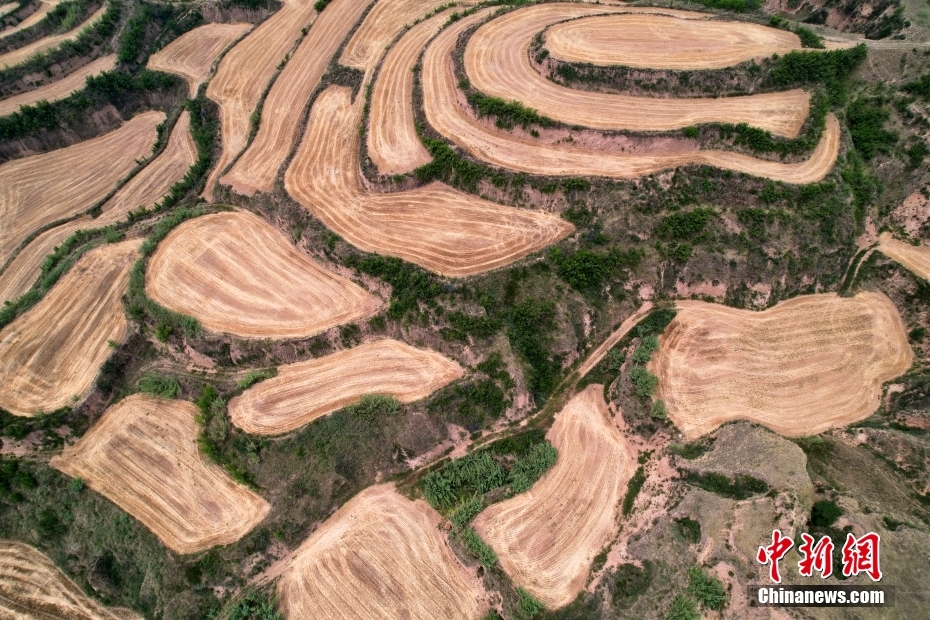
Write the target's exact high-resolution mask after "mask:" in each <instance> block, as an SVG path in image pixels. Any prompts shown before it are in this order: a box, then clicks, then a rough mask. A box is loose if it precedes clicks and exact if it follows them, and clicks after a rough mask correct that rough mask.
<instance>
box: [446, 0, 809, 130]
mask: <svg viewBox="0 0 930 620" xmlns="http://www.w3.org/2000/svg"><path fill="white" fill-rule="evenodd" d="M609 10H610V9H609V8H608V7H598V6H593V5H583V4H566V3H557V4H542V5H536V6H530V7H528V8H525V9H518V10H516V11H513V12H511V13H507V14H505V15H504V16H502V17H500V18H498V19H494V20H492V21H490V22H489V23H487V24H485V25H483V26H481V27H480V28H479V29H478V30H477V31H476V32H475V34H474V35H473V36H472V38H471V40H470V41H469V42H468V46H467V47H466V50H465V70H466V72H467V74H468V77H469V79H470V80H471V82H472V85H473V86H474V87H475V88H477V89H478V90H479V91H481V92H483V93H485V94H487V95H492V96H495V97H501V98H503V99H506V100H507V101H511V100H516V101H519V102H521V103H523V104H524V105H527V106H529V107H531V108H535V109H536V110H537V111H538V112H539V113H540V114H542V115H544V116H548V117H549V118H552V119H555V120H557V121H562V122H564V123H568V124H570V125H583V126H585V127H592V128H595V129H630V130H634V131H665V130H671V129H680V128H681V127H686V126H688V125H696V124H699V123H710V122H723V123H744V122H745V123H749V124H750V125H752V126H754V127H759V128H761V129H766V130H768V131H771V132H772V133H773V134H776V135H779V136H786V137H789V138H790V137H794V136H796V135H798V132H799V131H800V130H801V126H802V125H803V124H804V120H805V119H806V118H807V114H808V111H809V109H810V94H809V93H807V92H805V91H803V90H801V89H795V90H790V91H785V92H780V93H765V94H761V95H747V96H740V97H720V98H717V99H714V98H704V99H701V98H689V99H673V98H657V97H634V96H630V95H616V94H605V93H597V92H586V91H577V90H572V89H570V88H566V87H564V86H559V85H558V84H555V83H553V82H550V81H549V80H547V79H546V78H545V77H543V76H542V75H540V74H539V73H538V72H537V71H536V69H535V68H534V67H533V65H532V64H531V63H530V57H529V47H530V44H531V43H532V40H533V37H534V36H535V35H536V34H537V33H538V32H539V31H541V30H543V29H544V28H545V27H546V26H549V25H550V24H553V23H555V22H558V21H562V20H565V19H570V18H574V17H583V16H588V15H596V14H600V13H605V12H607V11H609ZM618 10H620V9H618Z"/></svg>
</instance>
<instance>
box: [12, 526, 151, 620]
mask: <svg viewBox="0 0 930 620" xmlns="http://www.w3.org/2000/svg"><path fill="white" fill-rule="evenodd" d="M0 618H3V619H4V620H55V619H58V618H66V619H67V620H141V616H139V615H137V614H136V613H135V612H132V611H129V610H128V609H116V608H110V609H107V608H105V607H103V606H102V605H100V603H98V602H97V601H94V600H92V599H90V598H88V597H87V596H86V595H85V594H84V592H82V591H81V588H80V587H79V586H78V585H77V584H76V583H74V582H73V581H71V580H70V579H68V577H67V576H66V575H65V574H64V573H62V572H61V570H59V568H58V567H57V566H55V564H53V563H52V561H51V560H49V558H48V557H47V556H46V555H45V554H43V553H41V552H40V551H38V550H37V549H35V548H33V547H30V546H29V545H25V544H23V543H21V542H13V541H7V540H0Z"/></svg>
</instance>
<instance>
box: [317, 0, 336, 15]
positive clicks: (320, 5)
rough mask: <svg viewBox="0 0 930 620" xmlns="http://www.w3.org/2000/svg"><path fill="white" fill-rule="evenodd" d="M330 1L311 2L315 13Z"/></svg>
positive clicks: (320, 10) (319, 11) (330, 0)
mask: <svg viewBox="0 0 930 620" xmlns="http://www.w3.org/2000/svg"><path fill="white" fill-rule="evenodd" d="M330 2H332V0H316V2H315V3H314V4H313V8H314V9H315V10H316V12H317V13H321V12H322V11H323V9H325V8H326V7H327V6H328V5H329V3H330Z"/></svg>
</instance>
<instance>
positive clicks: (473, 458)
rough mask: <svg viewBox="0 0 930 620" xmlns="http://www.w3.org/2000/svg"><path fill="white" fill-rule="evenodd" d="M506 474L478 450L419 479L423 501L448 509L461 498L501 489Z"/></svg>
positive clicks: (499, 465)
mask: <svg viewBox="0 0 930 620" xmlns="http://www.w3.org/2000/svg"><path fill="white" fill-rule="evenodd" d="M506 480H507V474H506V472H505V470H504V468H503V466H501V464H500V463H498V462H497V461H496V460H494V458H493V457H492V456H491V454H490V452H487V451H484V450H482V451H479V452H475V453H473V454H469V455H468V456H464V457H462V458H460V459H456V460H454V461H451V462H450V463H448V464H446V465H445V466H444V467H443V468H442V469H439V470H436V471H433V472H430V473H429V474H427V475H426V476H425V477H424V479H423V493H424V495H425V496H426V500H427V501H428V502H429V503H430V504H431V505H432V506H433V508H436V509H437V510H448V509H449V508H451V507H452V506H454V505H456V504H457V503H458V502H459V499H460V498H462V497H470V496H472V495H474V494H483V493H487V492H488V491H490V490H491V489H495V488H497V487H501V486H504V484H505V483H506Z"/></svg>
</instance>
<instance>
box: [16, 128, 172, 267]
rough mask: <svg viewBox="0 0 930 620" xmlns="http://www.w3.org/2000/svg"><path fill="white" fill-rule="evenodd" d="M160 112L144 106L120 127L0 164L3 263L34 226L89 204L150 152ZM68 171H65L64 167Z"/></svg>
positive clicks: (75, 212)
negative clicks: (149, 109)
mask: <svg viewBox="0 0 930 620" xmlns="http://www.w3.org/2000/svg"><path fill="white" fill-rule="evenodd" d="M163 120H165V115H164V114H163V113H162V112H154V111H152V112H145V113H143V114H139V115H138V116H135V117H133V118H132V120H130V121H129V122H127V123H124V124H123V125H122V126H121V127H120V128H119V129H116V130H114V131H111V132H110V133H107V134H105V135H103V136H100V137H99V138H94V139H92V140H86V141H84V142H80V143H78V144H75V145H74V146H69V147H67V148H63V149H58V150H57V151H51V152H48V153H42V154H39V155H32V156H30V157H23V158H22V159H16V160H13V161H9V162H6V163H5V164H3V165H2V166H0V221H2V222H3V223H4V226H2V227H0V264H6V262H7V260H9V258H10V255H11V254H12V252H13V250H14V249H15V248H16V247H17V246H18V245H19V244H20V243H21V242H22V241H23V240H24V239H25V238H26V237H27V236H28V235H29V234H30V233H31V232H33V231H34V230H36V229H38V228H41V227H43V226H47V225H49V224H51V223H52V222H54V221H56V220H60V219H64V218H67V217H71V216H73V215H76V214H78V213H80V212H81V211H84V210H87V209H89V208H90V207H92V206H93V205H94V203H95V202H97V201H98V200H100V199H101V198H103V197H104V196H106V195H107V192H109V191H110V190H112V189H113V186H114V185H115V184H116V182H117V181H119V180H120V179H122V178H123V177H124V176H126V175H127V174H128V173H129V172H130V171H131V170H132V169H133V168H134V167H135V166H136V160H137V159H142V158H144V157H146V156H147V155H149V154H150V153H151V152H152V145H153V144H154V143H155V140H156V130H155V127H156V125H158V124H159V123H161V122H162V121H163ZM63 170H66V171H68V174H62V171H63Z"/></svg>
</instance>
